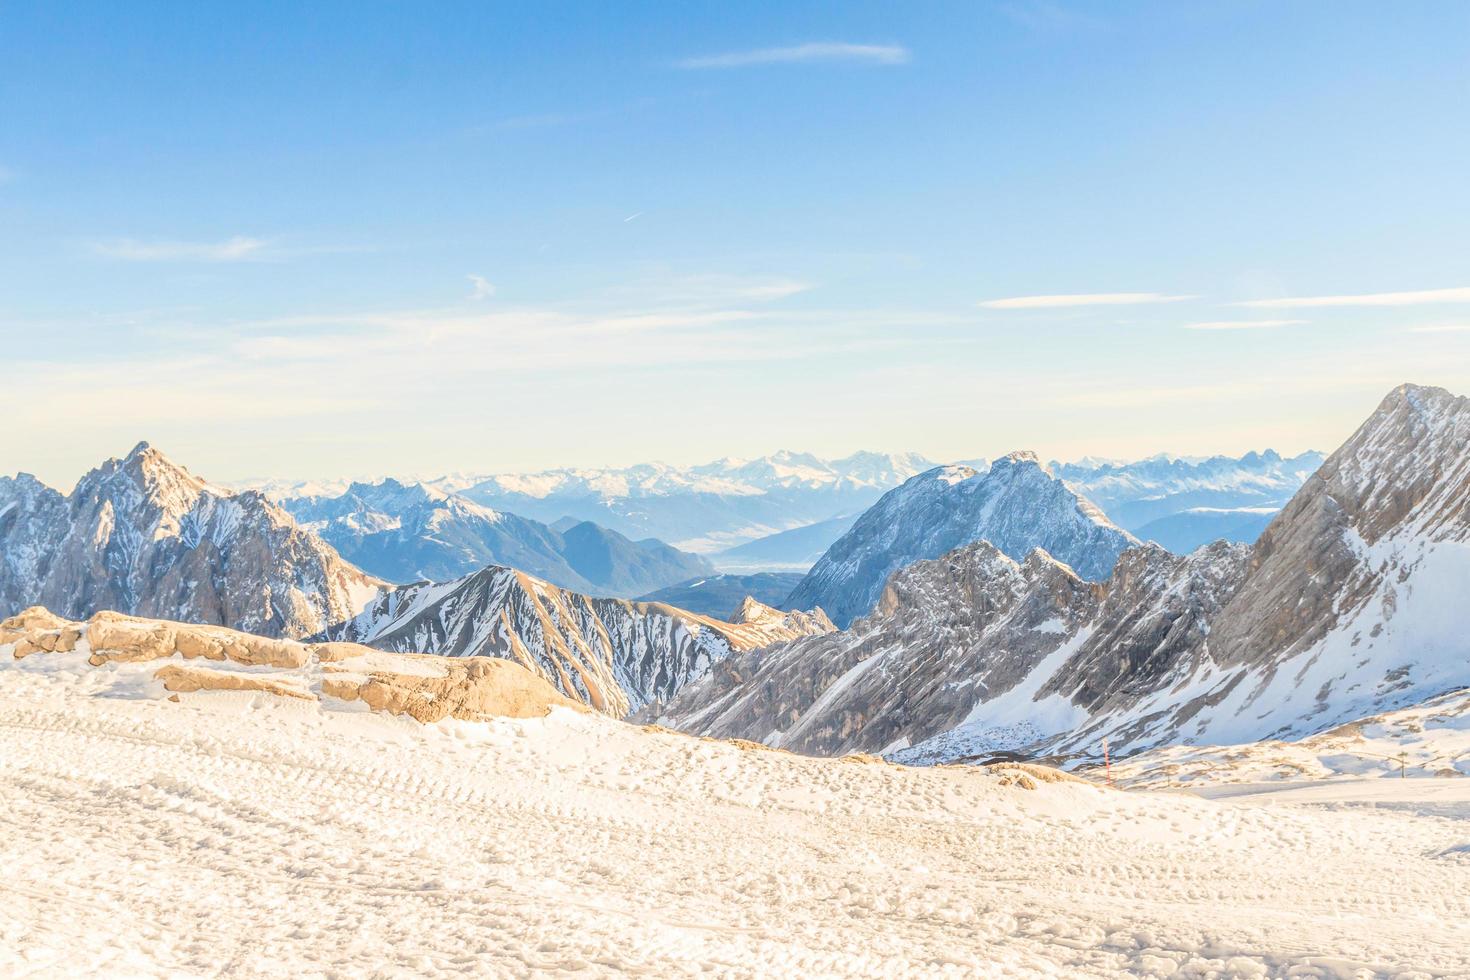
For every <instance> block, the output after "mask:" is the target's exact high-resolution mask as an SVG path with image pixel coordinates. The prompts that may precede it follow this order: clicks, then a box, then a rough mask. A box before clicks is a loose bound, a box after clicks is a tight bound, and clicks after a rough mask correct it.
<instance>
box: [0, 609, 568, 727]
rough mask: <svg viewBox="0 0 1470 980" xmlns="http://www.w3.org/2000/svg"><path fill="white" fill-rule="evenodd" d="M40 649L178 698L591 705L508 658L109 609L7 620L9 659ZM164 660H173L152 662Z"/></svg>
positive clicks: (492, 710) (425, 715) (498, 713)
mask: <svg viewBox="0 0 1470 980" xmlns="http://www.w3.org/2000/svg"><path fill="white" fill-rule="evenodd" d="M33 654H46V655H52V656H55V655H65V654H76V655H84V656H85V657H86V662H87V663H88V664H90V665H91V666H93V667H102V666H107V665H113V666H114V668H117V667H121V668H123V669H138V668H142V669H144V670H147V671H150V672H151V677H152V679H153V680H154V681H156V682H157V683H158V684H159V685H161V687H162V690H164V691H167V692H169V693H171V694H174V695H175V697H174V698H170V700H177V695H179V694H196V693H199V692H247V693H260V694H269V695H272V696H274V697H284V698H293V699H297V700H303V701H320V700H321V698H323V697H327V698H336V699H338V700H342V701H360V702H362V703H363V704H365V705H366V706H367V707H368V708H369V709H371V710H373V711H377V712H383V713H386V714H394V715H407V716H409V717H411V718H413V719H415V720H416V721H421V722H426V723H431V722H436V721H441V720H443V719H445V718H456V719H459V720H462V721H486V720H488V719H490V718H496V717H509V718H532V717H539V716H541V715H544V714H546V713H547V712H548V711H550V710H551V709H552V708H554V707H568V708H573V709H575V710H579V711H585V710H587V709H586V708H585V706H583V705H581V704H579V703H577V702H574V701H572V700H571V699H569V698H567V697H564V696H563V695H561V694H559V693H557V691H556V690H555V689H553V688H552V687H551V685H550V684H548V683H547V682H546V681H545V679H543V678H541V677H539V676H537V675H536V674H534V673H532V672H531V671H528V670H526V669H525V668H524V667H521V666H520V665H519V664H516V663H513V662H511V661H508V660H498V659H491V658H488V657H460V658H453V657H439V656H433V655H428V654H402V653H385V652H383V651H381V650H374V649H372V648H370V647H364V646H359V645H357V644H354V643H323V644H306V643H299V642H296V641H294V640H279V639H273V638H270V637H263V636H253V635H251V634H249V633H241V632H238V631H236V630H231V629H226V628H224V627H219V626H200V625H196V624H189V623H175V622H167V621H162V620H148V619H142V618H139V617H135V616H123V615H121V614H118V613H113V612H107V611H103V612H100V613H98V614H96V615H95V616H93V617H92V618H91V619H90V620H88V621H87V622H72V621H69V620H66V619H64V618H62V617H60V616H56V615H54V614H53V613H51V612H50V611H49V610H47V609H44V608H41V607H33V608H30V609H26V610H25V611H24V612H22V613H19V614H18V615H15V616H12V617H10V618H9V619H6V620H4V621H3V622H0V661H3V660H18V659H22V658H24V657H27V656H31V655H33ZM160 661H167V662H166V663H162V665H161V666H158V667H156V668H155V667H153V666H152V665H153V664H154V663H158V662H160ZM145 664H146V665H149V666H147V667H143V665H145Z"/></svg>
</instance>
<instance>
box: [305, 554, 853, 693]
mask: <svg viewBox="0 0 1470 980" xmlns="http://www.w3.org/2000/svg"><path fill="white" fill-rule="evenodd" d="M831 629H832V624H831V623H830V622H829V621H828V620H827V619H826V617H825V616H823V615H822V614H821V612H820V611H817V612H816V613H812V614H808V613H784V612H780V611H778V610H775V609H771V608H769V607H766V606H760V605H759V604H756V605H755V606H754V607H748V608H746V609H745V610H743V615H741V616H740V617H739V622H726V621H721V620H717V619H713V618H710V617H707V616H700V615H697V614H695V613H691V612H686V611H685V610H682V609H677V608H675V607H673V606H666V605H661V604H658V603H644V602H631V601H628V600H626V599H606V598H593V597H591V596H586V595H581V594H578V593H575V592H570V591H567V590H565V589H559V588H557V587H556V586H554V585H551V584H550V583H547V582H544V581H541V580H540V579H537V578H534V577H532V576H530V575H526V574H525V573H523V572H518V571H515V570H514V569H509V568H500V567H496V566H490V567H488V568H485V569H482V570H481V571H478V572H475V573H474V574H472V575H467V576H465V577H464V578H461V579H457V580H455V581H452V582H442V583H432V584H431V583H423V584H419V585H409V586H403V587H401V588H398V589H394V590H392V591H391V592H388V593H386V594H384V595H383V596H381V597H380V598H379V599H378V600H377V601H376V602H374V603H373V604H372V605H371V606H369V607H368V608H367V609H365V610H364V611H363V612H362V613H361V614H360V615H358V616H357V617H356V618H354V619H352V620H350V621H348V622H346V623H341V624H338V625H336V626H333V627H332V628H331V629H329V630H328V631H327V632H326V633H325V634H324V637H325V638H329V639H333V640H351V641H354V642H358V643H364V644H367V645H369V646H374V647H379V648H381V649H385V650H400V651H414V650H417V651H425V652H428V653H437V654H444V655H447V656H493V657H508V658H511V659H514V660H518V661H519V662H521V663H522V664H524V665H525V666H527V667H529V668H531V669H532V670H535V671H537V672H538V673H540V674H541V675H542V676H544V677H546V678H547V679H548V680H550V681H551V682H552V683H553V684H555V685H556V687H557V689H558V690H560V691H562V692H563V693H565V694H567V695H569V696H571V697H574V698H577V699H578V700H580V701H583V702H585V703H587V704H590V705H591V706H592V707H594V708H596V709H597V710H599V711H602V712H605V713H607V714H610V715H612V716H614V717H622V716H623V715H626V714H627V713H628V712H629V711H631V710H633V709H636V708H638V707H641V706H642V705H643V704H645V703H646V702H648V701H649V700H651V699H655V698H667V697H670V696H672V695H673V694H674V692H676V691H677V690H678V689H679V688H680V687H682V686H683V685H685V684H687V683H688V682H690V681H691V680H694V679H696V678H698V677H700V676H702V675H703V674H704V672H705V671H707V670H708V669H709V668H710V665H712V664H714V663H717V662H718V661H720V660H722V659H724V658H725V657H727V656H729V654H730V653H731V652H732V651H738V650H751V649H755V648H756V647H762V646H767V645H769V644H772V643H776V642H780V641H784V640H790V639H792V638H794V637H797V636H804V635H807V634H808V633H813V632H824V631H828V630H831Z"/></svg>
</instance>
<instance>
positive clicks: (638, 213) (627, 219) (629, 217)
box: [623, 211, 643, 224]
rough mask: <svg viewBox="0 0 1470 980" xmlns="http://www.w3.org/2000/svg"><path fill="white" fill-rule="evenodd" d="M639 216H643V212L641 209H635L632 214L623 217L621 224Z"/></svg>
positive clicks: (635, 219) (634, 219)
mask: <svg viewBox="0 0 1470 980" xmlns="http://www.w3.org/2000/svg"><path fill="white" fill-rule="evenodd" d="M641 217H643V212H642V211H635V212H633V213H632V214H630V215H628V216H627V217H626V218H624V219H623V224H627V223H628V222H630V221H637V220H638V219H639V218H641Z"/></svg>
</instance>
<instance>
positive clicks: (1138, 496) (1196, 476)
mask: <svg viewBox="0 0 1470 980" xmlns="http://www.w3.org/2000/svg"><path fill="white" fill-rule="evenodd" d="M1322 458H1323V457H1322V454H1321V453H1318V452H1305V453H1302V454H1300V455H1298V456H1293V457H1290V458H1283V457H1282V456H1281V455H1280V454H1279V453H1277V452H1276V451H1275V450H1272V449H1267V450H1266V451H1265V452H1261V453H1246V454H1245V455H1244V456H1241V457H1238V458H1236V457H1231V456H1211V457H1210V458H1208V459H1181V458H1180V457H1177V456H1168V455H1159V456H1153V457H1151V458H1149V459H1143V460H1138V461H1137V462H1131V463H1118V462H1093V461H1090V460H1083V461H1079V462H1076V463H1058V462H1052V463H1050V464H1048V466H1047V468H1048V469H1049V470H1050V471H1051V473H1052V475H1054V476H1056V477H1058V478H1060V479H1063V480H1066V481H1067V482H1068V483H1070V484H1072V485H1073V486H1074V487H1076V488H1077V492H1078V493H1080V494H1082V495H1083V496H1085V497H1086V498H1087V499H1088V500H1091V501H1092V502H1093V503H1095V504H1097V505H1098V506H1099V507H1101V508H1102V509H1103V512H1104V513H1106V514H1107V515H1108V517H1109V518H1111V519H1112V520H1113V521H1115V522H1116V523H1117V524H1118V526H1119V527H1122V528H1125V529H1127V530H1129V531H1131V532H1133V533H1134V534H1136V535H1137V536H1138V537H1139V538H1142V539H1143V540H1145V541H1149V540H1153V541H1157V542H1158V543H1159V544H1162V545H1164V546H1165V547H1167V548H1169V550H1171V551H1173V552H1175V553H1176V554H1186V553H1188V552H1190V551H1193V550H1194V549H1195V548H1197V547H1199V546H1200V545H1202V544H1208V543H1209V542H1211V541H1215V540H1217V539H1220V538H1224V539H1225V540H1227V541H1243V542H1245V543H1247V544H1249V543H1251V542H1254V541H1255V539H1256V536H1257V535H1259V534H1260V532H1261V530H1262V529H1263V528H1264V527H1265V526H1266V520H1265V519H1263V516H1262V515H1270V514H1274V513H1275V512H1276V511H1278V510H1280V509H1281V508H1282V507H1283V506H1285V504H1286V502H1287V501H1288V500H1290V499H1291V496H1292V494H1294V493H1296V491H1297V490H1298V489H1300V488H1301V485H1302V484H1303V483H1305V482H1306V480H1307V477H1309V476H1311V475H1312V473H1313V472H1314V471H1315V470H1316V469H1317V467H1318V466H1321V465H1322Z"/></svg>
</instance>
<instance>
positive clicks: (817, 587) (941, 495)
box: [786, 453, 1137, 626]
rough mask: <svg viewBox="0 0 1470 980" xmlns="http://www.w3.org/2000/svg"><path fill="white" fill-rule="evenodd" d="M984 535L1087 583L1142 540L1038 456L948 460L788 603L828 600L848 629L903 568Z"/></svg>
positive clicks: (843, 543)
mask: <svg viewBox="0 0 1470 980" xmlns="http://www.w3.org/2000/svg"><path fill="white" fill-rule="evenodd" d="M981 540H984V541H989V542H990V543H991V544H993V545H994V546H995V547H996V548H997V549H998V550H999V551H1001V552H1002V553H1004V554H1006V555H1009V556H1011V557H1012V558H1015V559H1022V558H1025V557H1026V556H1027V555H1028V554H1029V553H1030V552H1031V550H1032V549H1034V548H1042V549H1044V550H1045V551H1046V552H1048V553H1049V554H1050V555H1052V556H1054V557H1055V558H1056V559H1057V560H1059V561H1062V562H1065V563H1066V564H1068V565H1070V566H1071V567H1072V569H1073V570H1074V571H1076V572H1077V574H1078V575H1081V576H1082V577H1083V578H1086V579H1099V578H1104V577H1106V576H1107V574H1108V572H1109V571H1110V570H1111V569H1112V567H1113V562H1114V561H1116V560H1117V558H1118V555H1119V554H1121V553H1122V551H1123V549H1124V548H1127V547H1128V546H1129V545H1131V544H1136V543H1137V542H1136V541H1135V540H1134V539H1133V538H1132V536H1130V535H1129V534H1128V533H1127V532H1126V531H1123V530H1121V529H1119V528H1117V527H1115V526H1113V524H1112V523H1111V522H1110V521H1109V520H1108V519H1107V517H1106V516H1104V515H1103V513H1102V512H1101V511H1100V510H1098V509H1097V508H1096V507H1094V506H1093V505H1092V504H1090V503H1088V502H1087V501H1086V500H1084V499H1083V498H1082V497H1079V496H1078V495H1077V494H1076V493H1075V492H1074V491H1073V490H1072V489H1070V488H1069V487H1068V486H1067V485H1066V484H1064V483H1063V482H1062V481H1060V480H1057V479H1055V478H1053V477H1051V476H1050V475H1048V474H1047V472H1046V471H1045V470H1044V469H1042V467H1041V465H1040V463H1038V462H1037V460H1036V457H1035V455H1033V454H1031V453H1012V454H1011V455H1010V456H1007V457H1005V458H1003V459H998V460H996V461H995V462H994V463H993V464H991V466H990V468H989V470H987V471H985V472H980V471H978V470H975V469H972V468H970V467H968V466H961V465H954V466H940V467H936V468H935V469H932V470H928V471H926V472H924V473H920V474H919V475H918V476H915V477H913V478H912V479H910V480H908V481H907V482H905V483H904V484H903V485H902V486H900V487H898V488H896V489H894V490H891V491H889V492H888V493H886V494H884V495H883V498H882V499H881V500H879V501H878V502H877V503H876V504H874V505H873V506H872V507H871V508H869V509H868V510H867V511H866V512H865V513H864V514H863V516H862V517H860V518H858V520H857V523H855V524H854V525H853V526H852V529H851V530H849V531H848V532H847V533H846V534H844V535H843V536H842V537H841V538H839V539H838V540H837V542H836V543H835V544H833V545H832V547H830V548H828V549H827V552H826V554H824V555H823V556H822V557H821V559H820V560H819V561H818V562H817V563H816V565H814V566H813V567H812V570H811V571H810V572H808V573H807V576H806V578H805V579H803V580H802V582H801V584H800V585H798V586H797V587H796V588H795V589H794V590H793V591H792V593H791V595H790V597H789V598H788V599H787V601H786V605H787V606H789V607H791V608H810V607H814V606H820V607H821V608H823V609H825V610H827V613H828V615H830V616H831V617H832V620H833V621H834V622H835V623H837V624H838V625H839V626H846V625H848V624H849V623H851V622H852V620H853V619H855V618H856V617H858V616H861V615H864V614H865V613H867V612H868V611H869V610H871V609H872V608H873V604H874V603H875V602H877V600H878V596H879V594H880V593H881V592H882V590H883V586H884V583H885V582H887V581H888V577H889V576H890V575H892V574H893V573H894V572H895V571H897V570H899V569H900V568H903V567H904V566H905V565H909V564H912V563H913V562H916V561H920V560H923V559H926V558H938V557H939V556H940V555H942V554H944V553H946V552H948V551H951V550H953V549H955V548H958V547H960V546H961V545H965V544H968V543H970V542H972V541H981Z"/></svg>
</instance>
